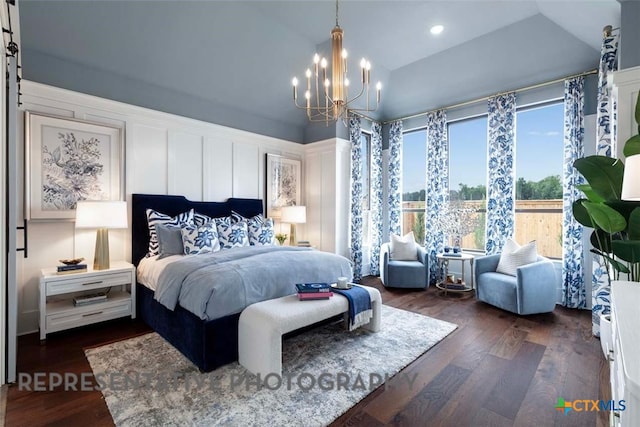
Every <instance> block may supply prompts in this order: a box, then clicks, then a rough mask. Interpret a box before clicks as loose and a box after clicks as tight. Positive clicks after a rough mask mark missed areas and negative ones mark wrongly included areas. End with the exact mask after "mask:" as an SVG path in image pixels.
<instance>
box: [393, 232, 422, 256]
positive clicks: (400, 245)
mask: <svg viewBox="0 0 640 427" xmlns="http://www.w3.org/2000/svg"><path fill="white" fill-rule="evenodd" d="M391 259H392V260H394V261H415V260H416V259H418V245H417V244H416V240H415V238H414V237H413V231H410V232H408V233H407V234H405V235H404V236H402V237H400V236H396V235H395V234H393V233H391Z"/></svg>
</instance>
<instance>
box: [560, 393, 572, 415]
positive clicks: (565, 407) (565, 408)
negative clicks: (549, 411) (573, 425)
mask: <svg viewBox="0 0 640 427" xmlns="http://www.w3.org/2000/svg"><path fill="white" fill-rule="evenodd" d="M572 409H573V407H572V406H571V402H565V401H564V399H563V398H561V397H559V398H558V403H556V411H564V414H565V415H567V413H569V411H570V410H572Z"/></svg>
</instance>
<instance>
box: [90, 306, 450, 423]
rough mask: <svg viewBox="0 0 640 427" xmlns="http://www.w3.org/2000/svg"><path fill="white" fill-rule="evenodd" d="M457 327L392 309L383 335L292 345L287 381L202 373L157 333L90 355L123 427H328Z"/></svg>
mask: <svg viewBox="0 0 640 427" xmlns="http://www.w3.org/2000/svg"><path fill="white" fill-rule="evenodd" d="M456 327H457V326H456V325H454V324H452V323H448V322H444V321H441V320H437V319H433V318H430V317H427V316H423V315H420V314H416V313H412V312H409V311H404V310H399V309H396V308H393V307H389V306H385V305H383V306H382V328H381V330H380V331H379V332H377V333H371V332H368V331H365V330H362V329H360V330H355V331H353V332H347V331H345V330H344V328H343V326H342V325H341V324H340V323H333V324H328V325H324V326H321V327H318V328H316V329H312V330H310V331H306V332H304V333H301V334H299V335H297V336H294V337H291V338H287V339H285V340H284V342H283V364H282V365H283V369H282V375H281V376H279V375H275V374H270V375H268V376H266V377H264V378H259V377H257V376H256V375H252V374H250V373H248V372H247V371H246V370H245V369H244V368H243V367H242V366H241V365H239V364H238V363H237V362H234V363H231V364H229V365H226V366H223V367H221V368H218V369H216V370H215V371H213V372H210V373H201V372H199V370H198V369H197V368H196V367H195V366H194V365H193V364H192V363H191V362H190V361H189V360H188V359H186V358H185V357H184V356H183V355H182V354H181V353H180V352H178V351H177V350H176V349H175V348H174V347H173V346H171V345H170V344H169V343H167V342H166V341H165V340H164V339H163V338H161V337H160V336H159V335H157V334H156V333H150V334H146V335H143V336H140V337H136V338H132V339H128V340H126V341H120V342H116V343H113V344H109V345H105V346H102V347H98V348H94V349H88V350H86V351H85V354H86V356H87V359H88V360H89V363H90V364H91V369H92V370H93V373H94V375H95V377H96V381H97V384H98V386H99V387H100V388H101V390H102V393H103V395H104V398H105V401H106V403H107V406H108V407H109V411H110V412H111V416H112V417H113V420H114V422H115V424H116V425H117V426H138V427H140V426H159V425H162V426H185V425H194V426H218V425H220V426H267V425H271V426H278V425H295V426H323V425H327V424H329V423H331V422H332V421H333V420H335V419H336V418H337V417H339V416H340V415H341V414H343V413H344V412H346V411H347V410H348V409H349V408H350V407H352V406H353V405H355V404H356V403H358V402H359V401H360V400H362V399H363V398H364V397H365V396H367V395H368V394H369V393H371V392H372V391H373V390H374V389H376V388H378V387H385V381H387V380H388V379H389V378H391V377H392V376H394V375H396V374H397V375H398V380H399V381H407V384H408V385H409V386H411V385H412V384H413V382H412V381H413V380H415V376H414V377H413V378H412V377H411V376H410V375H409V374H406V373H403V372H400V370H401V369H402V368H404V367H405V366H407V365H408V364H409V363H411V362H412V361H413V360H415V359H416V358H417V357H418V356H420V355H421V354H422V353H424V352H425V351H427V350H429V349H430V348H431V347H432V346H434V345H435V344H437V343H438V342H439V341H441V340H442V339H443V338H445V337H446V336H447V335H448V334H450V333H451V332H452V331H453V330H455V329H456Z"/></svg>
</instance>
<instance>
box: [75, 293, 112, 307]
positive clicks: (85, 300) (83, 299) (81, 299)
mask: <svg viewBox="0 0 640 427" xmlns="http://www.w3.org/2000/svg"><path fill="white" fill-rule="evenodd" d="M106 300H107V294H106V293H104V292H97V293H95V294H88V295H79V296H76V297H74V298H73V305H75V306H78V305H88V304H95V303H97V302H102V301H106Z"/></svg>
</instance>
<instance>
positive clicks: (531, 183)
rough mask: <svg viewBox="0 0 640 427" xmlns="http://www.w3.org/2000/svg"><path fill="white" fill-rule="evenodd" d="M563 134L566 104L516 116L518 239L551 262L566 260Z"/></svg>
mask: <svg viewBox="0 0 640 427" xmlns="http://www.w3.org/2000/svg"><path fill="white" fill-rule="evenodd" d="M563 130H564V105H563V103H562V102H554V103H550V104H544V105H542V106H536V107H531V108H522V109H519V110H518V111H517V113H516V150H515V172H516V218H515V236H514V238H515V240H516V241H517V242H519V243H521V244H522V243H527V242H530V241H531V240H536V243H537V247H538V253H539V254H541V255H543V256H546V257H549V258H562V168H563V156H564V151H563V150H564V148H563V147H564V145H563Z"/></svg>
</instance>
